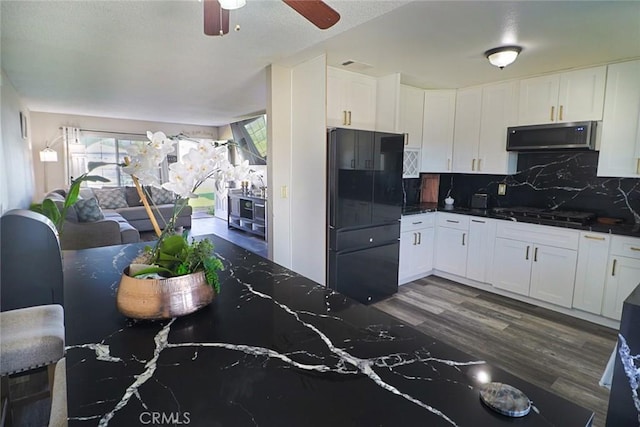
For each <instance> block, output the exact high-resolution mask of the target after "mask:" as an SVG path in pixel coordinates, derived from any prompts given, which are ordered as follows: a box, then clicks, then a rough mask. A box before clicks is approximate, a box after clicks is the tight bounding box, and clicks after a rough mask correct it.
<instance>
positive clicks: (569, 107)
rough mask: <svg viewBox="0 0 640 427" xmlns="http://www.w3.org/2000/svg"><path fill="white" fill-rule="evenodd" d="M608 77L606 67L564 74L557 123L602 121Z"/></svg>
mask: <svg viewBox="0 0 640 427" xmlns="http://www.w3.org/2000/svg"><path fill="white" fill-rule="evenodd" d="M606 75H607V67H606V66H602V67H595V68H587V69H584V70H575V71H569V72H566V73H562V75H561V77H560V90H559V95H558V111H557V121H558V122H575V121H583V120H602V107H603V105H604V87H605V78H606Z"/></svg>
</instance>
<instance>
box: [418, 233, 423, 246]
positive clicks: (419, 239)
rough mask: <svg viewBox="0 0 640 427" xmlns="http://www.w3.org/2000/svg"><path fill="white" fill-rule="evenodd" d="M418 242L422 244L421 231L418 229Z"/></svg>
mask: <svg viewBox="0 0 640 427" xmlns="http://www.w3.org/2000/svg"><path fill="white" fill-rule="evenodd" d="M418 244H419V245H421V244H422V233H421V232H419V231H418Z"/></svg>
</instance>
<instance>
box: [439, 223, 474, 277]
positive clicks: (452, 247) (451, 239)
mask: <svg viewBox="0 0 640 427" xmlns="http://www.w3.org/2000/svg"><path fill="white" fill-rule="evenodd" d="M437 233H438V236H437V247H436V259H435V267H436V268H437V269H438V270H441V271H444V272H447V273H451V274H457V275H458V276H464V275H465V273H466V270H467V237H468V236H467V234H468V232H467V231H465V230H458V229H455V228H449V227H438V231H437Z"/></svg>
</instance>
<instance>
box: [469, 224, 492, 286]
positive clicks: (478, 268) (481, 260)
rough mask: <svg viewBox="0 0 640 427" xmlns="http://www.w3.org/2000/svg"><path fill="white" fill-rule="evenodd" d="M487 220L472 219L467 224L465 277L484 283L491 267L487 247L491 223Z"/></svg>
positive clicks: (489, 239)
mask: <svg viewBox="0 0 640 427" xmlns="http://www.w3.org/2000/svg"><path fill="white" fill-rule="evenodd" d="M488 221H489V220H486V219H480V218H472V219H471V221H470V222H469V243H468V245H469V249H468V256H467V277H468V278H469V279H473V280H477V281H478V282H483V283H486V282H487V281H488V280H487V277H488V274H489V271H488V270H489V268H491V265H490V264H489V263H488V262H487V261H488V260H489V255H490V254H489V253H488V251H487V246H489V244H490V241H491V234H492V233H490V229H491V225H492V224H491V223H490V222H488Z"/></svg>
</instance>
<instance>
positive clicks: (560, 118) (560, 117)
mask: <svg viewBox="0 0 640 427" xmlns="http://www.w3.org/2000/svg"><path fill="white" fill-rule="evenodd" d="M562 110H564V105H561V106H560V109H559V110H558V116H559V117H558V120H562Z"/></svg>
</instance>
